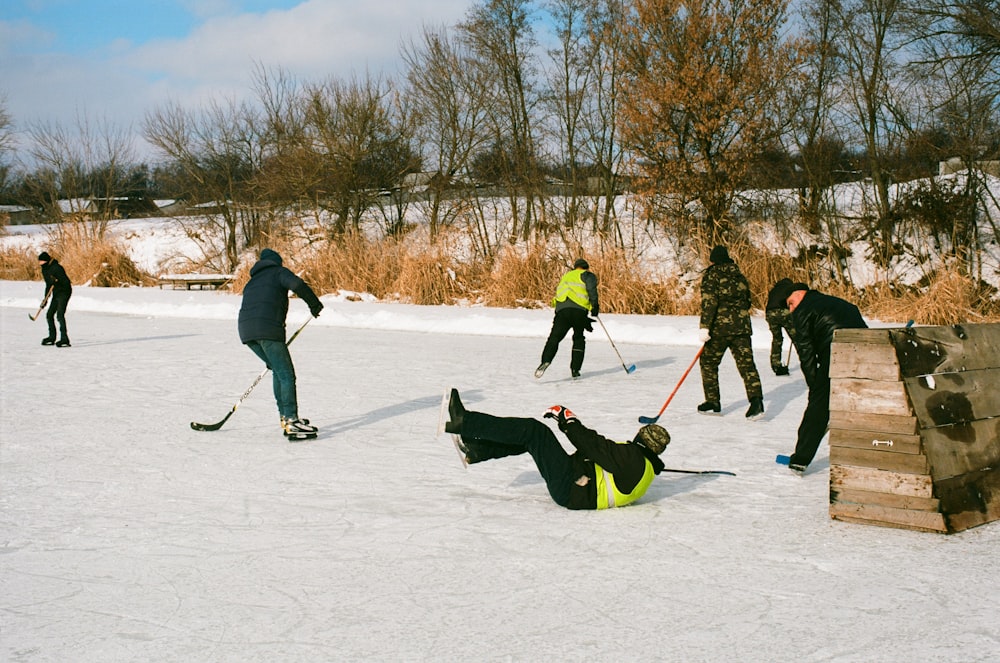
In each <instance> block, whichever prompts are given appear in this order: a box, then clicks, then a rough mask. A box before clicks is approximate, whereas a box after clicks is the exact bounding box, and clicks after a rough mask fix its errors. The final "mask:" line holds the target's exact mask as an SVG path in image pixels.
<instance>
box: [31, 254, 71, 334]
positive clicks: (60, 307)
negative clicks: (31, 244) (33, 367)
mask: <svg viewBox="0 0 1000 663" xmlns="http://www.w3.org/2000/svg"><path fill="white" fill-rule="evenodd" d="M38 265H39V266H40V267H41V268H42V278H43V279H45V296H46V297H48V298H50V301H49V310H48V311H47V312H46V313H45V319H46V320H47V321H48V323H49V335H48V336H46V337H45V338H43V339H42V345H55V346H56V347H59V348H68V347H70V344H69V334H68V333H67V332H66V306H67V305H68V304H69V298H70V297H72V296H73V285H72V284H71V283H70V281H69V277H68V276H66V270H65V269H63V266H62V265H60V264H59V261H58V260H56V259H55V258H53V257H52V256H50V255H49V254H48V253H47V252H46V251H42V252H41V253H39V254H38ZM56 320H58V321H59V340H58V341H56Z"/></svg>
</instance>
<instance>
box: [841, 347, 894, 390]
mask: <svg viewBox="0 0 1000 663" xmlns="http://www.w3.org/2000/svg"><path fill="white" fill-rule="evenodd" d="M830 377H831V378H853V377H858V378H866V379H868V380H883V381H886V382H898V381H899V380H901V379H902V375H901V374H900V372H899V362H898V361H897V360H896V348H894V347H892V346H891V345H884V344H883V345H877V344H875V343H834V344H833V345H832V346H831V347H830Z"/></svg>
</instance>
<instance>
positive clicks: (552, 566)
mask: <svg viewBox="0 0 1000 663" xmlns="http://www.w3.org/2000/svg"><path fill="white" fill-rule="evenodd" d="M42 292H43V288H42V285H41V283H38V282H35V283H15V282H0V332H2V333H0V370H2V400H0V417H2V419H0V436H2V442H0V546H2V547H0V553H2V554H0V659H2V660H4V661H11V662H33V663H34V662H41V661H46V662H48V661H51V662H59V663H63V662H66V661H100V662H108V661H123V662H124V661H130V662H131V661H178V662H180V661H184V662H185V663H187V662H191V661H212V662H215V661H225V662H241V663H245V662H251V661H266V662H268V663H270V662H273V661H584V660H586V661H596V660H604V661H685V662H687V661H726V662H729V661H857V662H871V661H956V662H958V661H962V662H966V661H996V660H998V659H1000V620H998V618H997V615H998V614H1000V555H998V550H1000V523H992V524H988V525H984V526H982V527H978V528H975V529H972V530H968V531H965V532H962V533H959V534H955V535H951V536H944V535H935V534H927V533H918V532H912V531H906V530H894V529H886V528H880V527H873V526H866V525H859V524H850V523H842V522H838V521H833V520H831V519H830V518H829V516H828V512H827V507H828V474H829V463H828V454H827V446H826V444H825V443H824V445H823V446H822V447H821V451H820V454H819V456H818V458H817V460H816V462H815V463H814V464H813V466H812V467H811V468H810V470H809V472H807V473H806V475H805V476H803V477H798V476H794V475H792V474H791V473H790V472H789V471H788V470H787V469H786V468H783V467H780V466H778V465H776V464H775V463H774V456H775V454H776V453H782V452H783V453H787V452H789V451H791V449H792V446H793V440H794V433H795V428H796V426H797V425H798V421H799V418H800V416H801V413H802V409H803V407H804V405H805V386H804V383H803V381H802V378H801V373H800V372H799V371H798V370H797V363H796V361H795V360H794V357H793V360H792V365H793V371H792V375H791V377H786V378H776V377H774V376H773V375H771V373H770V371H769V370H767V366H768V363H767V350H766V348H767V344H768V341H769V337H768V333H767V330H766V327H765V325H764V324H763V321H762V320H761V319H755V320H754V324H755V334H754V345H755V347H756V348H757V364H758V367H759V368H761V369H762V378H763V380H764V386H765V393H766V406H767V413H766V415H765V417H764V418H763V419H761V420H759V421H756V422H748V421H746V420H745V419H744V417H743V413H744V410H745V409H746V406H747V403H746V397H745V394H744V393H743V388H742V384H741V382H740V379H739V376H738V375H737V373H736V370H735V367H734V365H733V362H732V359H731V358H728V357H727V358H726V359H725V360H724V361H723V364H722V373H721V378H722V394H723V416H721V417H706V416H700V415H698V414H697V413H696V412H695V406H696V405H697V404H698V403H699V402H700V401H701V400H702V395H701V384H700V378H699V376H698V373H697V369H696V370H695V371H693V372H692V374H691V376H690V377H689V378H688V380H687V382H685V383H684V385H683V386H682V388H681V389H680V391H679V392H678V394H677V396H676V397H675V398H674V401H673V402H672V403H671V404H670V407H669V408H668V409H667V411H666V413H665V414H664V415H663V417H662V418H661V420H660V422H661V423H663V424H665V426H666V427H667V428H668V429H669V430H670V431H671V433H672V435H673V442H672V444H671V445H670V447H668V449H667V451H666V452H665V454H664V460H665V462H666V463H667V466H668V467H670V468H684V469H724V470H730V471H733V472H735V473H736V475H737V476H735V477H731V476H719V475H687V474H677V473H665V474H662V475H661V476H660V477H659V478H657V479H656V480H655V481H654V483H653V485H652V487H651V488H650V490H649V492H648V493H647V495H646V497H645V498H644V499H642V500H641V501H640V502H639V503H637V504H635V505H632V506H629V507H626V508H622V509H617V510H611V511H604V512H571V511H567V510H564V509H562V508H560V507H558V506H556V505H555V504H553V503H552V502H551V501H550V499H549V497H548V495H547V493H546V491H545V487H544V484H543V483H542V482H541V479H540V477H539V475H538V473H537V472H536V470H535V468H534V466H533V464H532V462H531V460H530V458H528V457H527V456H523V457H517V458H509V459H502V460H498V461H494V462H490V463H484V464H480V465H474V466H472V467H470V468H468V469H464V468H463V467H462V466H461V464H460V463H459V461H458V458H457V457H456V454H455V450H454V448H453V447H452V445H451V443H450V441H448V440H447V438H445V437H437V436H436V434H435V428H436V424H437V417H438V409H439V403H440V400H441V394H442V392H443V391H444V389H445V388H446V387H449V386H455V387H458V388H459V389H460V390H461V392H462V395H463V398H464V400H465V401H466V404H467V406H468V407H470V408H473V409H479V410H483V411H487V412H491V413H494V414H500V415H518V416H541V414H542V412H543V411H544V410H545V409H546V408H547V407H548V406H550V405H553V404H557V403H561V404H564V405H567V406H569V407H571V408H572V409H573V410H574V411H575V412H576V413H577V414H578V415H579V417H580V418H581V420H582V421H583V422H584V423H586V424H588V425H590V426H592V427H594V428H596V429H598V430H600V431H601V432H603V433H605V434H607V435H609V436H611V437H617V438H626V437H631V436H632V434H633V433H634V432H635V430H636V429H637V428H638V423H637V417H638V416H639V415H650V416H651V415H654V414H656V412H657V411H658V410H659V409H660V407H661V405H662V404H663V401H664V399H665V398H666V397H667V395H668V394H669V393H670V391H671V390H672V389H673V387H674V385H676V383H677V381H678V379H679V378H680V376H681V374H682V373H683V372H684V369H685V368H686V367H687V366H688V364H689V363H690V361H691V359H692V358H693V356H694V353H695V352H696V348H697V340H696V327H697V321H696V319H694V318H669V317H655V316H616V315H608V316H606V320H605V323H606V325H607V328H608V330H609V332H610V333H611V335H612V337H613V338H614V340H615V343H616V345H617V347H618V349H619V351H620V352H621V353H622V355H623V356H624V358H625V360H626V362H628V363H633V362H634V363H635V364H637V366H638V370H637V371H636V372H635V373H633V374H631V375H627V374H626V373H625V371H624V370H623V368H622V366H621V364H620V363H619V361H618V358H617V356H616V355H615V353H614V351H613V349H612V348H611V346H610V345H609V344H608V342H607V339H606V337H604V335H603V333H602V332H601V330H600V329H599V328H598V331H597V333H595V334H592V335H590V345H589V348H588V356H587V360H586V363H585V365H584V371H583V374H584V375H583V379H582V380H578V381H572V380H570V379H569V370H568V366H567V364H568V361H569V339H567V340H566V341H564V344H563V347H562V349H561V350H560V353H559V355H558V356H557V358H556V362H555V364H554V365H553V367H552V368H550V369H549V372H548V373H546V375H545V376H544V377H543V378H542V379H541V380H535V379H534V378H533V377H532V371H533V369H534V368H535V365H536V364H537V362H538V356H539V354H540V351H541V346H542V342H543V339H544V336H545V335H546V334H547V332H548V329H549V324H550V321H551V314H550V313H549V312H548V311H529V310H519V311H513V310H494V309H486V308H474V307H461V308H460V307H416V306H407V305H399V304H379V303H368V302H348V301H338V300H337V299H336V298H333V297H325V298H324V302H325V303H326V305H327V308H326V309H325V310H324V312H323V314H322V316H321V317H320V318H319V319H317V320H314V321H312V322H311V323H310V325H309V326H308V327H306V329H305V330H304V331H303V333H302V334H301V335H300V336H299V338H298V339H297V340H296V341H295V344H294V345H293V346H292V355H293V357H294V359H295V363H296V368H297V371H298V376H299V380H298V384H299V394H300V406H301V412H302V414H303V416H307V417H309V418H310V419H312V420H313V422H314V423H316V424H318V425H319V427H320V429H321V433H320V436H319V438H318V439H316V440H314V441H311V442H304V443H297V444H290V443H288V442H286V441H285V440H284V438H283V437H282V436H281V434H280V431H279V428H278V424H277V411H276V409H275V405H274V402H273V399H272V397H271V391H270V384H269V381H265V382H264V383H262V384H261V385H260V386H258V387H257V389H256V390H255V391H254V392H253V393H252V394H251V395H250V396H249V397H248V398H247V399H246V401H245V402H244V403H243V405H242V406H241V407H240V408H239V410H238V411H237V412H236V413H235V414H234V415H233V417H232V418H231V419H230V420H229V422H228V423H227V424H226V425H225V426H224V427H223V428H222V429H221V430H219V431H216V432H197V431H194V430H192V429H191V428H190V426H189V423H190V422H191V421H201V422H214V421H218V420H219V419H221V418H222V417H223V416H224V415H225V414H226V413H227V412H228V411H229V409H230V408H231V407H232V405H233V403H234V402H235V401H236V400H237V399H238V398H239V396H240V395H241V394H242V393H243V391H244V390H245V389H246V388H247V386H249V384H250V383H251V382H252V380H253V379H254V377H255V376H256V375H257V374H258V373H259V372H260V370H261V365H260V363H259V361H258V360H257V359H256V357H254V355H253V354H252V353H250V351H248V350H246V349H245V348H243V347H242V346H241V345H240V343H239V340H238V338H237V336H236V325H235V316H236V312H237V310H238V306H239V298H238V297H236V296H233V295H229V294H222V293H215V292H210V291H206V292H198V291H192V292H187V291H171V290H159V289H155V288H153V289H139V288H132V289H116V290H105V289H96V288H86V287H77V288H76V289H75V291H74V295H73V299H72V300H71V302H70V310H69V323H70V331H71V338H72V341H73V347H72V348H69V349H61V348H54V347H42V346H40V345H39V341H40V340H41V338H42V336H43V335H44V330H43V326H44V324H45V323H44V322H43V321H41V320H40V321H36V322H31V321H30V320H29V319H28V316H27V315H26V314H27V313H28V312H34V310H35V308H36V307H37V305H38V301H39V299H40V297H41V295H42ZM306 317H307V313H306V310H305V306H304V305H303V304H302V303H301V302H298V301H295V302H293V303H292V313H291V314H290V320H289V326H290V327H295V326H297V325H299V324H301V323H302V322H303V321H305V320H306Z"/></svg>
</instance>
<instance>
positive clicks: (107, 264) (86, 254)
mask: <svg viewBox="0 0 1000 663" xmlns="http://www.w3.org/2000/svg"><path fill="white" fill-rule="evenodd" d="M46 250H47V251H48V252H49V253H50V254H51V255H52V256H53V257H54V258H56V259H58V260H59V262H60V264H62V266H63V268H64V269H65V270H66V274H67V275H68V276H69V278H70V281H72V282H73V283H78V284H82V283H89V284H90V285H92V286H97V287H108V288H115V287H120V286H128V285H154V284H155V283H156V279H155V278H153V277H152V276H151V275H149V274H145V273H143V272H142V271H141V270H140V269H139V268H138V267H136V265H135V263H134V262H132V259H131V258H129V256H128V253H127V252H126V251H125V249H124V248H122V246H121V245H120V244H118V243H117V242H116V241H114V240H113V239H110V238H108V237H107V236H104V237H94V236H92V235H91V234H90V232H89V229H88V227H87V224H84V223H63V224H59V225H58V226H57V227H56V228H55V229H54V230H53V232H52V234H51V237H50V242H49V248H47V249H46ZM36 264H37V263H36Z"/></svg>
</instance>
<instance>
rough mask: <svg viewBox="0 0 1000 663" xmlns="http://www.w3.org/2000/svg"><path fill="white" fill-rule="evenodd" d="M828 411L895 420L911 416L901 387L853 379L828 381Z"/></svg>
mask: <svg viewBox="0 0 1000 663" xmlns="http://www.w3.org/2000/svg"><path fill="white" fill-rule="evenodd" d="M830 409H831V410H840V411H846V412H868V413H870V414H891V415H896V416H907V415H910V414H913V412H912V410H911V409H910V402H909V399H908V398H907V397H906V386H905V385H904V383H902V382H882V381H880V380H860V379H857V378H833V379H831V380H830Z"/></svg>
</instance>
